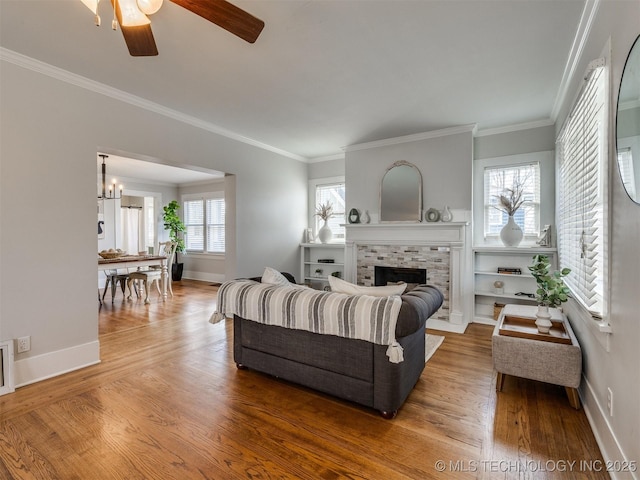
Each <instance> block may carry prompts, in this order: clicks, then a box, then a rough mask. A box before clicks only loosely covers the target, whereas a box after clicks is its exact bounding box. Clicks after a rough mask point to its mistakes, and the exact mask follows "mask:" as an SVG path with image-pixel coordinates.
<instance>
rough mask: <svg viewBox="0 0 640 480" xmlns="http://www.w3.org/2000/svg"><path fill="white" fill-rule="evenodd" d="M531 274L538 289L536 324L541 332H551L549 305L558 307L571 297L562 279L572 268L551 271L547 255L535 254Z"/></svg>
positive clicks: (530, 269)
mask: <svg viewBox="0 0 640 480" xmlns="http://www.w3.org/2000/svg"><path fill="white" fill-rule="evenodd" d="M529 271H530V272H531V275H533V277H534V278H535V279H536V282H537V284H538V289H537V290H536V302H538V312H537V314H536V325H537V326H538V331H539V332H540V333H549V328H551V314H550V313H549V307H552V308H557V307H559V306H561V305H562V304H563V303H564V302H566V301H567V300H568V299H569V293H570V292H569V287H567V286H566V285H565V283H564V280H562V278H563V277H566V276H567V275H569V274H570V273H571V269H570V268H563V269H562V270H559V271H558V270H556V271H554V272H552V271H551V263H550V262H549V257H547V256H546V255H534V256H533V265H531V266H529Z"/></svg>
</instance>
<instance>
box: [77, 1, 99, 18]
mask: <svg viewBox="0 0 640 480" xmlns="http://www.w3.org/2000/svg"><path fill="white" fill-rule="evenodd" d="M81 1H82V3H84V4H85V5H86V6H87V8H88V9H89V10H91V11H92V12H93V14H94V15H97V14H98V2H99V1H100V0H81Z"/></svg>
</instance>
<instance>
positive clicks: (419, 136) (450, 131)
mask: <svg viewBox="0 0 640 480" xmlns="http://www.w3.org/2000/svg"><path fill="white" fill-rule="evenodd" d="M476 128H477V126H476V124H475V123H474V124H470V125H461V126H459V127H450V128H443V129H440V130H433V131H431V132H424V133H416V134H413V135H404V136H402V137H395V138H387V139H384V140H375V141H373V142H367V143H359V144H355V145H349V146H347V147H342V150H344V151H345V152H354V151H356V150H367V149H369V148H378V147H387V146H390V145H398V144H400V143H409V142H418V141H420V140H427V139H429V138H437V137H446V136H448V135H456V134H459V133H467V132H471V133H472V134H475V132H476Z"/></svg>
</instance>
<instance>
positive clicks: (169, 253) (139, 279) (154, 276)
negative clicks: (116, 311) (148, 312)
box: [127, 241, 178, 303]
mask: <svg viewBox="0 0 640 480" xmlns="http://www.w3.org/2000/svg"><path fill="white" fill-rule="evenodd" d="M177 245H178V244H177V243H176V242H172V241H168V242H160V243H159V244H158V247H159V248H158V252H159V254H160V255H164V256H166V257H167V278H166V282H167V283H166V289H167V290H168V291H169V293H170V294H171V296H172V297H173V288H172V287H171V265H173V259H174V257H175V254H176V247H177ZM161 282H162V269H161V268H149V269H148V270H138V271H135V272H131V273H130V274H129V279H128V281H127V283H128V285H129V297H128V298H129V299H131V283H133V286H134V289H135V290H136V295H137V296H138V297H140V289H141V286H142V285H144V291H145V298H144V303H151V302H150V301H149V290H150V287H151V286H152V285H153V284H154V283H155V285H156V289H157V290H158V293H160V294H162V292H161V291H160V283H161Z"/></svg>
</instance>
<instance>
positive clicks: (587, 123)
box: [556, 61, 608, 317]
mask: <svg viewBox="0 0 640 480" xmlns="http://www.w3.org/2000/svg"><path fill="white" fill-rule="evenodd" d="M592 64H595V65H596V66H595V67H592V68H591V69H590V72H589V73H588V75H587V77H586V80H585V83H584V85H583V88H582V90H581V92H580V94H579V95H578V98H577V100H576V103H575V105H574V107H573V110H572V111H571V114H570V116H569V117H568V118H567V120H566V122H565V124H564V126H563V128H562V131H561V133H560V135H559V137H558V139H557V148H556V155H557V180H558V185H557V188H558V192H557V197H558V201H557V222H558V254H559V260H560V265H561V266H562V267H568V268H570V269H571V274H569V276H568V277H566V278H565V282H566V284H567V285H568V286H569V288H570V289H571V291H572V293H573V296H574V298H575V299H576V300H578V301H579V302H580V303H582V304H583V305H584V306H585V307H586V308H587V309H588V311H589V312H590V313H591V314H592V315H593V316H595V317H602V316H603V315H604V314H605V307H606V305H605V285H606V278H607V262H606V261H607V240H608V227H607V197H608V182H607V130H608V129H607V122H608V117H607V111H608V101H607V98H608V95H607V93H606V89H607V87H608V84H607V79H606V69H605V67H604V66H603V62H602V61H597V62H592Z"/></svg>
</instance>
